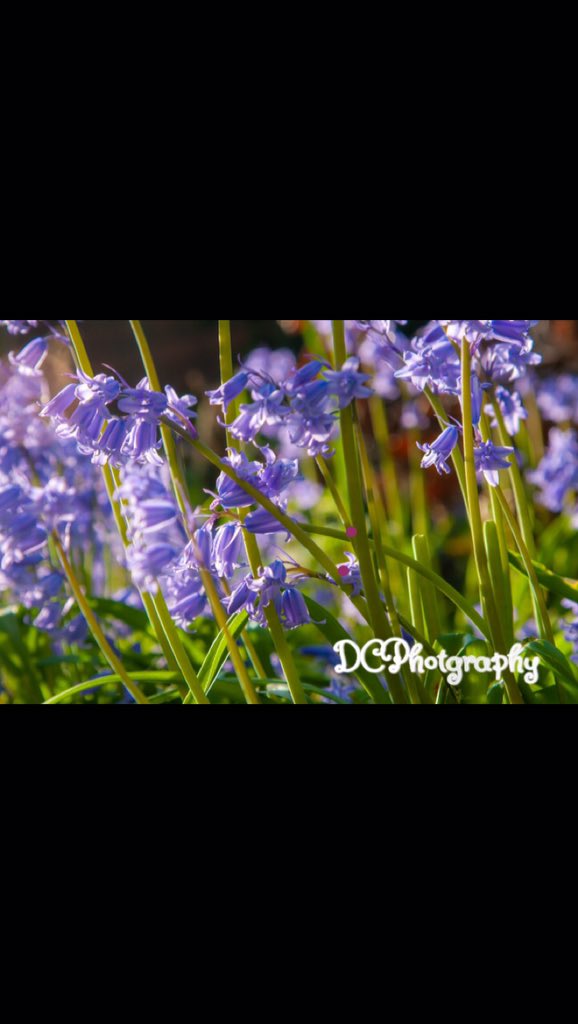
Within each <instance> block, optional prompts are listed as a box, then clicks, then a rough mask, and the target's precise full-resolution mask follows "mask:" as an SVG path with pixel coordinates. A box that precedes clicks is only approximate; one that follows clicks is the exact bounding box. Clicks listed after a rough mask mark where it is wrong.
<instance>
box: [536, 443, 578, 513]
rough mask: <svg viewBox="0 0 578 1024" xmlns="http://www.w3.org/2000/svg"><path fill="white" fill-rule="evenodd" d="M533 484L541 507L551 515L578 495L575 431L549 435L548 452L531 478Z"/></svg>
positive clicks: (577, 450)
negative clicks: (536, 489) (536, 488)
mask: <svg viewBox="0 0 578 1024" xmlns="http://www.w3.org/2000/svg"><path fill="white" fill-rule="evenodd" d="M529 480H530V483H532V484H534V485H535V486H536V487H538V488H539V492H540V493H539V495H538V500H539V502H540V504H542V505H544V507H545V508H547V509H549V510H550V511H551V512H562V511H563V510H564V508H565V507H566V505H567V503H568V502H569V501H570V500H572V499H574V497H575V494H576V492H578V434H577V433H576V431H574V430H559V429H558V428H556V427H555V428H553V429H552V430H551V431H550V438H549V445H548V450H547V452H546V454H545V456H544V458H543V459H542V462H541V463H540V465H539V466H538V469H537V470H535V471H533V472H531V473H530V474H529Z"/></svg>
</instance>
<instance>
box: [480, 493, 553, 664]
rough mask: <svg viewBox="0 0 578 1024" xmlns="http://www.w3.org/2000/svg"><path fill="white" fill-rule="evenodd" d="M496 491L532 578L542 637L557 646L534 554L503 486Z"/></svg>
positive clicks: (529, 575)
mask: <svg viewBox="0 0 578 1024" xmlns="http://www.w3.org/2000/svg"><path fill="white" fill-rule="evenodd" d="M495 491H496V494H497V497H498V500H499V502H500V505H501V507H502V511H503V513H504V516H505V518H506V521H507V523H508V526H509V527H510V530H511V531H512V536H513V537H514V540H515V542H516V546H517V548H518V551H519V552H520V555H521V556H522V560H523V562H524V567H525V569H526V572H527V574H528V577H529V579H530V581H531V583H532V589H533V591H534V595H535V598H536V602H537V605H538V609H539V615H538V624H539V627H540V632H541V635H542V639H543V640H547V641H548V642H549V643H551V644H552V646H553V647H555V646H556V640H555V637H554V632H553V630H552V623H551V622H550V616H549V614H548V607H547V605H546V599H545V597H544V591H543V590H542V587H541V586H540V581H539V579H538V576H537V574H536V569H535V568H534V562H533V561H532V556H531V555H530V552H529V551H528V548H527V546H526V543H525V541H524V538H523V536H522V531H521V530H520V527H519V526H518V523H517V521H516V517H515V515H514V513H513V512H512V510H511V508H510V506H509V504H508V500H507V498H506V495H505V494H504V492H503V491H502V489H501V487H496V488H495Z"/></svg>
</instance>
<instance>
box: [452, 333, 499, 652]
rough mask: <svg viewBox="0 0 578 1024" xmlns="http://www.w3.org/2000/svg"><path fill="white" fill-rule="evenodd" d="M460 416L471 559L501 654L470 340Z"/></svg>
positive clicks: (464, 351)
mask: <svg viewBox="0 0 578 1024" xmlns="http://www.w3.org/2000/svg"><path fill="white" fill-rule="evenodd" d="M462 415H463V427H464V462H465V482H466V497H467V509H468V518H469V522H470V529H471V532H472V541H473V546H474V559H475V563H476V570H477V574H478V581H479V585H480V593H481V598H482V604H483V606H484V611H485V614H486V616H487V618H488V622H489V624H490V630H491V633H492V639H493V642H494V646H495V648H496V650H498V651H501V652H502V653H504V640H503V635H502V628H501V625H500V620H499V617H498V613H497V610H496V603H495V598H494V592H493V589H492V582H491V579H490V573H489V570H488V560H487V557H486V547H485V543H484V524H483V521H482V512H481V508H480V492H479V488H478V476H477V471H476V458H475V445H474V417H473V401H472V350H471V347H470V343H469V341H466V340H464V341H462Z"/></svg>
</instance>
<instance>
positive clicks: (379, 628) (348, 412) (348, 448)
mask: <svg viewBox="0 0 578 1024" xmlns="http://www.w3.org/2000/svg"><path fill="white" fill-rule="evenodd" d="M333 344H334V349H335V362H336V365H337V368H338V369H339V368H340V367H341V366H343V365H344V363H345V362H346V361H347V346H346V341H345V320H334V321H333ZM341 443H342V445H343V451H344V455H345V466H346V472H347V488H348V494H349V508H350V513H351V522H352V523H353V525H354V526H355V528H356V529H357V537H356V538H355V545H354V546H355V552H356V555H357V558H358V560H359V570H360V573H361V579H362V583H363V589H364V591H365V598H366V601H367V604H368V607H369V615H370V619H371V624H372V627H373V629H374V630H375V635H376V637H379V638H380V639H384V640H386V639H389V638H391V636H392V629H391V624H390V622H389V619H388V617H387V615H386V613H385V609H384V607H383V604H382V600H381V594H380V591H379V583H378V580H377V576H376V573H375V569H374V563H373V556H372V553H371V548H370V545H369V537H368V533H367V520H366V511H365V504H364V500H363V479H362V475H361V471H360V465H359V454H358V451H357V447H356V443H355V419H354V409H353V406H349V407H348V408H347V409H343V410H342V411H341ZM389 691H390V694H391V698H392V700H393V701H394V703H395V704H407V697H406V695H405V692H404V690H403V687H402V685H401V683H400V682H399V680H398V679H396V678H395V677H393V676H392V677H391V680H390V683H389Z"/></svg>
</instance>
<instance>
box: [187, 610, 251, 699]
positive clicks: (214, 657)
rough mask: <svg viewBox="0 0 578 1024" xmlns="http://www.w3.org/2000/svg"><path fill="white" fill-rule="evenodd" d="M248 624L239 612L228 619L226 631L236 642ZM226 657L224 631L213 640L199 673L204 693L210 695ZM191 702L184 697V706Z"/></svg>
mask: <svg viewBox="0 0 578 1024" xmlns="http://www.w3.org/2000/svg"><path fill="white" fill-rule="evenodd" d="M248 622H249V616H248V615H247V613H246V612H240V613H239V614H238V615H234V616H233V617H232V618H231V619H229V622H228V623H227V629H228V632H229V635H230V636H232V638H233V640H238V638H239V637H240V635H241V633H243V631H244V630H245V629H246V627H247V623H248ZM228 656H229V649H228V647H227V637H226V636H225V632H224V630H222V631H221V632H220V633H219V635H218V637H217V638H216V639H215V641H214V643H213V645H212V647H211V648H210V650H209V653H208V654H207V657H206V658H205V660H204V662H203V664H202V666H201V669H200V671H199V682H200V684H201V686H202V687H203V690H204V691H205V693H207V694H208V693H210V691H211V688H212V686H213V684H214V682H215V680H216V679H217V678H218V675H219V672H220V671H221V669H222V667H223V665H224V664H225V662H226V660H227V658H228ZM192 702H193V701H192V698H191V696H190V694H189V696H187V697H185V701H184V703H185V704H192Z"/></svg>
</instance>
